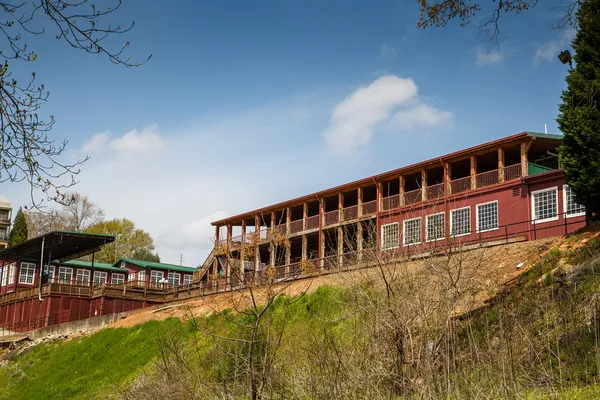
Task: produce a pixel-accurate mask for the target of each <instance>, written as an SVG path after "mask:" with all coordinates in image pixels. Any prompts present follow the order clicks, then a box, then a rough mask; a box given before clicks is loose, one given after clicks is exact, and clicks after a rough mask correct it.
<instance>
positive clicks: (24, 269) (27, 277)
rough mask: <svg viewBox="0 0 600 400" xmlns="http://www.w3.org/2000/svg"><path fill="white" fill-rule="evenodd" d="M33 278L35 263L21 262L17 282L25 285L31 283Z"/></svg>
mask: <svg viewBox="0 0 600 400" xmlns="http://www.w3.org/2000/svg"><path fill="white" fill-rule="evenodd" d="M34 278H35V264H33V263H26V262H22V263H21V269H20V270H19V283H24V284H26V285H33V280H34Z"/></svg>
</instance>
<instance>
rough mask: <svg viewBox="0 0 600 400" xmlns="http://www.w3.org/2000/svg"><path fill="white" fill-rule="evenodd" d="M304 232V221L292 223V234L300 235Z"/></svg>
mask: <svg viewBox="0 0 600 400" xmlns="http://www.w3.org/2000/svg"><path fill="white" fill-rule="evenodd" d="M303 230H304V220H302V219H299V220H297V221H291V222H290V233H298V232H302V231H303Z"/></svg>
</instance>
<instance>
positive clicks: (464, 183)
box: [450, 176, 471, 194]
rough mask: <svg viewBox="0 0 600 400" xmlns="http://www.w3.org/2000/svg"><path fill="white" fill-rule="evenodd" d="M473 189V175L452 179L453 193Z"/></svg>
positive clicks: (451, 187)
mask: <svg viewBox="0 0 600 400" xmlns="http://www.w3.org/2000/svg"><path fill="white" fill-rule="evenodd" d="M470 189H471V177H470V176H465V177H464V178H458V179H454V180H452V181H450V192H451V194H456V193H462V192H466V191H467V190H470Z"/></svg>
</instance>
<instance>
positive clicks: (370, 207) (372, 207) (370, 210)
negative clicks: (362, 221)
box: [362, 200, 377, 215]
mask: <svg viewBox="0 0 600 400" xmlns="http://www.w3.org/2000/svg"><path fill="white" fill-rule="evenodd" d="M376 212H377V200H372V201H367V202H366V203H363V205H362V215H369V214H375V213H376Z"/></svg>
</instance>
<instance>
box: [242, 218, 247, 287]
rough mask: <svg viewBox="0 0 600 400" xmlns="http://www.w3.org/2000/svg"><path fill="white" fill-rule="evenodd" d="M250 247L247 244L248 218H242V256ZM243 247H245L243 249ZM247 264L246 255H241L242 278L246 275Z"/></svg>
mask: <svg viewBox="0 0 600 400" xmlns="http://www.w3.org/2000/svg"><path fill="white" fill-rule="evenodd" d="M247 248H248V247H247V246H246V220H245V219H244V220H242V247H241V248H240V256H241V255H242V252H243V253H246V252H247V250H246V249H247ZM242 249H244V250H243V251H242ZM245 266H246V255H245V254H244V257H240V279H241V278H242V277H243V276H244V267H245Z"/></svg>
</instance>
